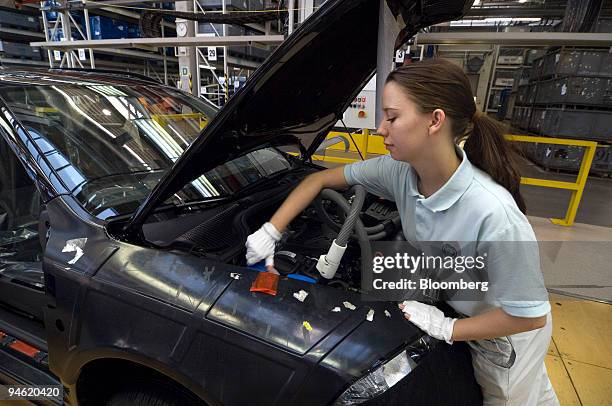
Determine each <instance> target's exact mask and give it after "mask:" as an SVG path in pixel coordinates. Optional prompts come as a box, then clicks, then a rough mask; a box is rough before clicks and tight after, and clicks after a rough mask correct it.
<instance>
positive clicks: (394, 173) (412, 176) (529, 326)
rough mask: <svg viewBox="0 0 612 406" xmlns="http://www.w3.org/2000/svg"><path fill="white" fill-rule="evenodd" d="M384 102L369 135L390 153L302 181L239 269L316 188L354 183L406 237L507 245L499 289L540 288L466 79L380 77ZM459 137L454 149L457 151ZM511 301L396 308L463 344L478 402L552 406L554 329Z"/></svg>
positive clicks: (450, 68)
mask: <svg viewBox="0 0 612 406" xmlns="http://www.w3.org/2000/svg"><path fill="white" fill-rule="evenodd" d="M382 103H383V111H384V120H383V122H382V123H381V124H380V127H379V128H378V134H379V135H382V136H383V138H384V143H385V146H386V147H387V149H388V150H389V152H390V154H389V155H386V156H384V157H380V158H375V159H370V160H367V161H364V162H359V163H354V164H350V165H346V166H344V167H339V168H334V169H328V170H324V171H321V172H318V173H316V174H312V175H310V176H308V177H307V178H306V179H304V180H303V181H302V183H300V185H299V186H298V187H297V188H296V189H295V190H294V191H293V192H292V193H291V194H290V195H289V196H288V197H287V199H286V200H285V202H284V203H283V204H282V205H281V206H280V208H279V209H278V210H277V211H276V213H275V214H274V215H273V216H272V218H271V219H270V221H269V222H268V223H266V224H264V225H263V226H262V227H261V228H260V229H259V230H258V231H257V232H255V233H254V234H252V235H250V236H249V238H248V239H247V243H246V246H247V261H248V262H249V263H251V264H252V263H255V262H258V261H261V260H263V259H265V260H266V262H267V264H271V263H272V262H273V259H272V258H273V255H274V246H275V243H276V241H278V240H279V239H280V236H281V232H282V231H283V230H284V229H285V228H286V227H287V225H288V224H289V223H290V222H291V220H293V219H294V218H295V217H296V216H297V215H298V214H299V213H300V212H302V210H304V209H305V208H306V207H307V206H308V205H309V204H310V203H311V201H312V200H314V199H315V197H316V196H317V195H318V194H319V192H320V191H321V190H322V189H324V188H332V189H340V188H345V187H347V186H348V185H353V184H361V185H363V186H364V187H365V188H366V190H368V191H369V192H370V193H374V194H377V195H379V196H382V197H384V198H386V199H389V200H393V201H395V203H396V205H397V207H398V210H399V214H400V218H401V221H402V229H403V232H404V236H405V237H406V240H407V241H409V242H411V243H415V244H416V245H417V246H418V242H419V241H471V242H475V246H479V245H481V246H484V245H486V243H487V242H500V241H503V242H508V243H507V245H506V246H503V245H500V246H499V247H509V246H512V247H513V248H511V249H507V250H506V251H508V252H504V250H505V248H501V249H498V251H500V252H501V253H500V254H499V255H498V256H497V257H498V258H497V259H498V261H497V262H496V264H497V265H493V266H491V267H490V269H488V272H489V276H490V277H492V278H493V279H494V280H498V281H506V283H507V284H508V285H510V283H509V281H512V276H513V277H514V278H515V280H516V281H519V282H520V281H525V280H529V281H535V283H536V284H537V285H539V286H536V288H540V290H541V291H544V292H545V289H544V287H543V282H542V277H541V272H540V269H539V261H535V262H534V261H530V260H529V259H528V257H530V256H533V257H535V258H536V259H537V249H536V253H535V255H532V254H534V253H533V252H527V251H529V250H528V249H524V248H521V246H520V244H514V245H512V244H513V242H519V241H520V242H532V243H535V241H536V240H535V235H534V233H533V230H532V229H531V226H530V224H529V222H528V221H527V218H526V217H525V215H524V214H523V213H524V212H525V203H524V201H523V199H522V197H521V195H520V192H519V183H520V175H519V172H518V170H517V167H516V164H515V161H514V159H513V155H512V151H511V149H510V148H509V146H508V145H507V143H506V140H505V139H504V137H503V134H502V131H501V127H500V126H499V125H498V124H497V123H496V122H495V121H493V120H491V119H489V118H488V117H486V116H482V115H481V114H480V113H479V112H478V111H477V109H476V105H475V103H474V98H473V96H472V92H471V88H470V83H469V80H468V78H467V76H466V75H465V74H464V73H463V71H462V70H461V69H460V68H459V67H457V66H455V65H454V64H452V63H450V62H448V61H444V60H428V61H423V62H418V63H414V64H412V65H407V66H402V67H400V68H398V69H396V70H395V71H393V72H392V73H391V74H390V75H389V76H388V78H387V82H386V85H385V87H384V91H383V97H382ZM465 137H467V140H466V142H465V145H464V149H463V150H461V149H460V148H459V147H458V146H457V144H458V142H459V140H461V139H464V138H465ZM523 251H525V252H523ZM462 254H465V253H462ZM474 254H476V253H474ZM536 262H537V263H536ZM500 264H502V265H501V266H500ZM507 276H511V277H507ZM502 283H503V282H502ZM516 287H517V288H518V285H516ZM513 288H514V286H505V287H503V289H501V290H500V291H512V289H513ZM510 296H512V295H510ZM513 298H514V299H512V298H510V299H508V298H507V297H506V298H502V297H496V298H492V299H491V298H489V300H487V301H481V302H475V301H474V302H449V304H450V305H451V306H452V307H453V308H454V309H455V310H456V311H457V312H458V313H460V314H462V315H465V316H466V317H464V318H459V319H452V318H448V317H445V315H444V314H443V313H442V312H441V311H440V310H439V309H437V308H436V307H434V306H429V305H426V304H423V303H418V302H414V301H407V302H404V303H403V304H401V305H400V308H401V309H402V310H403V312H404V314H405V317H406V318H407V319H408V320H410V321H412V322H413V323H414V324H415V325H417V326H418V327H419V328H421V329H422V330H423V331H425V332H427V333H428V334H430V335H431V336H433V337H436V338H439V339H443V340H445V341H446V342H448V343H452V342H453V341H468V344H469V345H470V349H471V352H472V363H473V366H474V374H475V377H476V380H477V381H478V383H479V384H480V386H481V387H482V391H483V398H484V404H485V405H544V404H546V405H556V404H558V400H557V398H556V395H555V392H554V390H553V388H552V386H551V384H550V381H549V379H548V375H547V372H546V367H545V366H544V357H545V355H546V352H547V349H548V346H549V342H550V337H551V331H552V320H551V316H550V304H549V302H548V300H547V298H546V297H545V296H544V297H542V296H540V297H538V298H537V300H516V296H514V297H513ZM530 299H533V298H530Z"/></svg>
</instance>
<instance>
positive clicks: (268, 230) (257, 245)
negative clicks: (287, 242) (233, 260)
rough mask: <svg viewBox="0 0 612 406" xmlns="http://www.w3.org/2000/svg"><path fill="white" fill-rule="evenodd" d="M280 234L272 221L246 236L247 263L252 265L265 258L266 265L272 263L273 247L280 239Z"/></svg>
mask: <svg viewBox="0 0 612 406" xmlns="http://www.w3.org/2000/svg"><path fill="white" fill-rule="evenodd" d="M281 236H282V234H281V233H280V232H279V231H278V230H277V229H276V227H274V225H273V224H272V223H265V224H264V225H263V226H261V228H260V229H259V230H257V231H255V232H254V233H253V234H251V235H249V236H248V237H247V240H246V243H245V244H244V245H245V246H246V249H247V252H246V260H247V265H253V264H256V263H258V262H259V261H261V260H262V259H265V260H266V266H272V265H274V247H275V246H276V243H277V242H278V241H279V240H280V239H281Z"/></svg>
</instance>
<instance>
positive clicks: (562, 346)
mask: <svg viewBox="0 0 612 406" xmlns="http://www.w3.org/2000/svg"><path fill="white" fill-rule="evenodd" d="M370 157H373V156H368V158H370ZM322 164H323V165H325V166H328V167H334V166H338V164H331V163H322ZM521 174H522V176H526V177H535V178H545V179H553V180H563V181H568V182H571V181H575V178H576V176H575V175H571V174H564V173H557V172H554V171H545V170H543V169H541V168H539V167H537V166H536V165H534V164H532V163H530V162H528V161H524V162H523V163H522V165H521ZM521 192H522V193H523V196H524V198H525V200H526V203H527V207H528V215H529V221H530V222H531V224H532V226H533V228H534V231H535V233H536V235H537V238H538V241H539V242H540V248H541V251H542V252H543V255H542V258H541V260H542V264H543V266H542V268H543V273H544V279H545V281H546V286H547V288H548V290H549V292H550V303H551V307H552V314H553V337H552V342H551V345H550V348H549V351H548V355H547V356H546V368H547V370H548V375H549V376H550V380H551V382H552V384H553V387H554V388H555V391H556V393H557V397H558V398H559V401H560V403H561V405H562V406H566V405H582V406H601V405H611V406H612V340H611V339H610V337H612V265H610V264H612V178H600V177H596V176H589V178H588V180H587V184H586V187H585V190H584V194H583V198H582V201H581V203H580V206H579V208H578V213H577V215H576V223H575V224H574V225H573V226H572V227H562V226H557V225H554V224H552V223H551V222H550V220H549V218H551V217H561V218H563V217H565V211H566V210H567V206H568V202H569V196H570V192H568V191H565V190H558V189H550V188H539V187H532V186H524V185H523V186H522V187H521Z"/></svg>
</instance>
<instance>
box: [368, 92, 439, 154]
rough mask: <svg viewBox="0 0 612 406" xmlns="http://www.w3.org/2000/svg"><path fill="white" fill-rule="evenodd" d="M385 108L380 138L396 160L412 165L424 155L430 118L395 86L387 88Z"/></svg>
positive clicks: (379, 130) (384, 97)
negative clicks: (411, 163)
mask: <svg viewBox="0 0 612 406" xmlns="http://www.w3.org/2000/svg"><path fill="white" fill-rule="evenodd" d="M382 105H383V112H384V115H383V121H382V123H381V124H380V126H379V127H378V130H377V132H378V134H379V135H382V136H383V138H384V143H385V146H386V148H387V150H389V152H390V153H391V157H392V158H393V159H395V160H397V161H406V162H413V161H414V159H415V158H416V157H419V156H421V155H422V153H423V152H424V151H425V147H426V145H427V144H426V142H427V138H428V134H429V125H430V124H431V122H430V121H431V120H430V118H431V114H423V113H421V112H420V111H419V109H418V107H417V105H416V104H415V103H414V102H413V101H412V100H410V99H409V98H408V97H407V96H406V94H405V92H404V90H402V88H401V87H400V85H398V84H397V83H395V82H389V83H387V84H386V85H385V87H384V89H383V96H382Z"/></svg>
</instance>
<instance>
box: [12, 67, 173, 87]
mask: <svg viewBox="0 0 612 406" xmlns="http://www.w3.org/2000/svg"><path fill="white" fill-rule="evenodd" d="M16 84H18V85H23V84H32V85H40V86H45V85H46V86H57V85H61V84H64V85H69V84H73V85H78V84H104V85H119V86H120V85H125V86H128V85H134V84H143V85H144V84H147V85H151V84H157V85H162V83H160V82H158V81H157V80H155V79H152V78H149V77H147V76H145V75H141V74H138V73H130V72H122V71H113V70H103V69H81V68H77V69H66V68H61V69H53V68H35V67H4V66H3V67H2V68H0V86H14V85H16Z"/></svg>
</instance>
